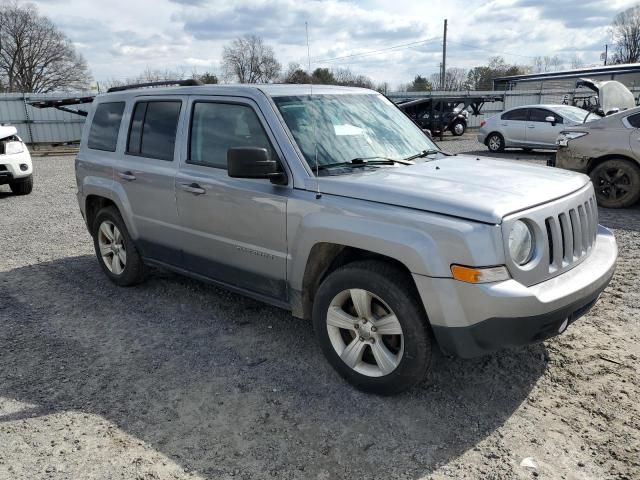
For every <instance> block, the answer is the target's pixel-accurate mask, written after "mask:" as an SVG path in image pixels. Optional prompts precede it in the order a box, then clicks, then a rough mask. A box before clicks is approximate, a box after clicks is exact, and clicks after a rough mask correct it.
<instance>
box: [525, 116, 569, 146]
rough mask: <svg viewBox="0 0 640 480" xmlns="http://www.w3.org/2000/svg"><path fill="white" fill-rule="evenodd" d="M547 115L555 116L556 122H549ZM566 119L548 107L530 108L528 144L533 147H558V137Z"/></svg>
mask: <svg viewBox="0 0 640 480" xmlns="http://www.w3.org/2000/svg"><path fill="white" fill-rule="evenodd" d="M547 117H553V118H555V122H547ZM563 125H564V119H563V118H562V117H561V116H560V115H558V114H557V113H553V112H552V111H551V110H547V109H546V108H531V109H529V121H528V122H527V130H526V131H527V144H529V145H531V146H532V147H542V148H556V139H557V138H558V134H559V133H560V132H561V131H562V127H563Z"/></svg>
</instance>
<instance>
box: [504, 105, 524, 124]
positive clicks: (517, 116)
mask: <svg viewBox="0 0 640 480" xmlns="http://www.w3.org/2000/svg"><path fill="white" fill-rule="evenodd" d="M500 118H501V119H502V120H520V121H526V120H527V109H526V108H518V109H516V110H511V111H509V112H505V113H503V114H502V116H501V117H500Z"/></svg>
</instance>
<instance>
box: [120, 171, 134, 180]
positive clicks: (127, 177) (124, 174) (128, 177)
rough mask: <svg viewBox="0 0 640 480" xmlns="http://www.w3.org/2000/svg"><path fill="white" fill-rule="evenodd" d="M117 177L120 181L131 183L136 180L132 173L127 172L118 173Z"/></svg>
mask: <svg viewBox="0 0 640 480" xmlns="http://www.w3.org/2000/svg"><path fill="white" fill-rule="evenodd" d="M118 176H119V177H120V178H121V179H123V180H126V181H127V182H132V181H133V180H135V179H136V176H135V175H134V174H133V173H131V172H129V171H126V172H118Z"/></svg>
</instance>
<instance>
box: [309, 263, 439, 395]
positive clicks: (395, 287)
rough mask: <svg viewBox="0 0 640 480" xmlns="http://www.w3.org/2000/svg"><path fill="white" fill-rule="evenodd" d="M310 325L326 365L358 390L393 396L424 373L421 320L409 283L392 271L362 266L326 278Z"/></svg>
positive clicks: (426, 345) (426, 348) (427, 339)
mask: <svg viewBox="0 0 640 480" xmlns="http://www.w3.org/2000/svg"><path fill="white" fill-rule="evenodd" d="M313 325H314V330H315V332H316V335H317V337H318V340H319V342H320V346H321V347H322V351H323V353H324V355H325V357H326V358H327V360H328V361H329V363H330V364H331V365H332V366H333V368H334V369H335V370H336V371H337V372H338V373H339V374H340V375H341V376H342V377H343V378H345V379H346V380H347V381H348V382H350V383H351V384H353V385H354V386H355V387H357V388H359V389H361V390H364V391H367V392H372V393H378V394H381V395H392V394H395V393H399V392H401V391H403V390H406V389H408V388H410V387H412V386H413V385H415V384H417V383H419V382H421V381H422V380H423V379H424V378H425V377H426V375H427V372H428V371H429V365H430V363H431V335H430V332H429V328H428V325H427V318H426V315H425V313H424V311H423V308H422V305H421V303H420V300H419V298H418V295H417V293H416V292H415V286H414V285H413V282H412V281H411V279H410V278H409V277H408V276H407V275H406V274H405V273H404V272H402V271H401V270H400V269H398V268H396V267H395V266H393V265H388V264H385V263H382V262H378V261H361V262H355V263H352V264H348V265H346V266H344V267H341V268H339V269H338V270H336V271H334V272H333V273H331V274H330V275H329V276H328V277H327V278H326V279H325V280H324V281H323V282H322V284H321V285H320V288H319V289H318V292H317V294H316V298H315V301H314V305H313Z"/></svg>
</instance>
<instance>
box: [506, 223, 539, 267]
mask: <svg viewBox="0 0 640 480" xmlns="http://www.w3.org/2000/svg"><path fill="white" fill-rule="evenodd" d="M533 250H534V241H533V232H532V231H531V228H530V227H529V225H527V224H526V223H525V222H523V221H522V220H517V221H516V222H515V223H514V224H513V225H512V226H511V232H510V233H509V254H510V255H511V258H512V260H513V261H514V262H515V263H517V264H518V265H524V264H525V263H527V262H528V261H529V260H531V257H533Z"/></svg>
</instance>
